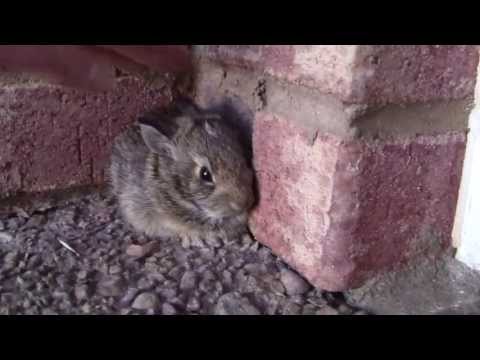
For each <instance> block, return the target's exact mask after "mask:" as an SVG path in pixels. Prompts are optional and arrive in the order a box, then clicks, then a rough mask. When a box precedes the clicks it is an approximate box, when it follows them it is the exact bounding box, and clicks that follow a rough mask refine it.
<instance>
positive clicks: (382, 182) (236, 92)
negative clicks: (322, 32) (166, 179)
mask: <svg viewBox="0 0 480 360" xmlns="http://www.w3.org/2000/svg"><path fill="white" fill-rule="evenodd" d="M196 53H197V65H198V69H199V75H198V76H197V81H198V82H197V99H198V101H199V102H201V103H204V104H208V103H212V104H213V103H218V102H221V101H222V99H225V98H227V99H229V100H228V101H229V102H230V103H232V104H242V106H244V107H245V108H249V109H250V110H251V112H250V113H248V114H247V115H246V117H249V119H247V120H248V121H250V122H251V123H252V124H253V152H254V164H255V168H256V172H257V177H258V182H259V189H260V203H259V206H258V207H257V208H256V209H255V211H254V214H253V216H252V218H251V227H252V231H253V233H254V235H255V236H256V238H257V239H258V240H259V241H260V242H262V243H264V244H266V245H267V246H269V247H271V248H272V249H273V251H274V252H275V253H277V254H278V255H279V256H281V257H282V258H283V259H285V260H286V261H287V262H288V263H290V264H291V265H292V266H293V267H294V268H296V269H297V270H299V271H300V272H301V273H303V274H304V275H305V276H306V277H307V278H308V279H309V280H310V281H311V282H312V283H313V284H315V285H317V286H319V287H321V288H325V289H328V290H344V289H347V288H351V287H356V286H359V285H361V284H362V283H363V282H364V281H365V280H366V279H368V278H369V277H370V276H372V275H373V274H377V273H378V272H381V271H387V270H394V269H395V268H396V267H398V266H401V265H402V264H404V263H405V262H407V261H409V260H410V259H413V258H415V257H416V256H423V255H426V254H435V253H437V252H439V251H442V250H444V249H445V248H447V247H448V246H449V245H450V244H451V236H450V233H451V227H452V222H453V217H454V210H455V204H456V198H457V192H458V187H459V181H460V174H461V168H462V162H463V156H464V148H465V138H466V137H465V134H466V126H467V125H466V124H467V116H468V113H469V111H470V108H471V99H472V94H473V89H474V84H475V73H476V65H477V63H478V55H477V52H476V51H475V49H474V48H473V47H469V46H267V45H264V46H253V45H252V46H248V45H244V46H201V47H197V48H196Z"/></svg>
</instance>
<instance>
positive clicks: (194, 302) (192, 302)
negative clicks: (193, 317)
mask: <svg viewBox="0 0 480 360" xmlns="http://www.w3.org/2000/svg"><path fill="white" fill-rule="evenodd" d="M200 307H201V305H200V302H199V301H198V299H197V298H195V297H191V298H190V299H189V300H188V302H187V310H188V311H198V310H200Z"/></svg>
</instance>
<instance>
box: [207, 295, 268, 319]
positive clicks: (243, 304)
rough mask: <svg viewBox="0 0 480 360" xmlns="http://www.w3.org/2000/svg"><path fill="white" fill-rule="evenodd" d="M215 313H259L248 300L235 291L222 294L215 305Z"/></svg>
mask: <svg viewBox="0 0 480 360" xmlns="http://www.w3.org/2000/svg"><path fill="white" fill-rule="evenodd" d="M214 313H215V315H260V311H259V310H258V309H257V308H256V307H255V306H253V305H252V304H251V303H250V301H249V300H248V299H247V298H245V297H242V296H240V295H239V294H237V293H228V294H225V295H222V296H221V297H220V298H219V299H218V301H217V304H216V306H215V309H214Z"/></svg>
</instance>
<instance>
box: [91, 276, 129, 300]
mask: <svg viewBox="0 0 480 360" xmlns="http://www.w3.org/2000/svg"><path fill="white" fill-rule="evenodd" d="M123 289H124V282H123V281H122V279H120V278H107V279H103V280H102V281H101V282H100V283H99V284H98V286H97V291H98V293H99V294H100V295H102V296H119V295H121V294H122V293H123Z"/></svg>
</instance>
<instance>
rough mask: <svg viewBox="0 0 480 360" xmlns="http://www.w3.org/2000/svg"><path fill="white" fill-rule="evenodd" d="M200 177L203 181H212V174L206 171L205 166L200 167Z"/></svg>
mask: <svg viewBox="0 0 480 360" xmlns="http://www.w3.org/2000/svg"><path fill="white" fill-rule="evenodd" d="M200 178H201V179H202V180H203V181H205V182H209V183H211V182H213V179H212V174H210V171H208V169H207V168H206V167H205V166H204V167H202V168H201V169H200Z"/></svg>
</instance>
